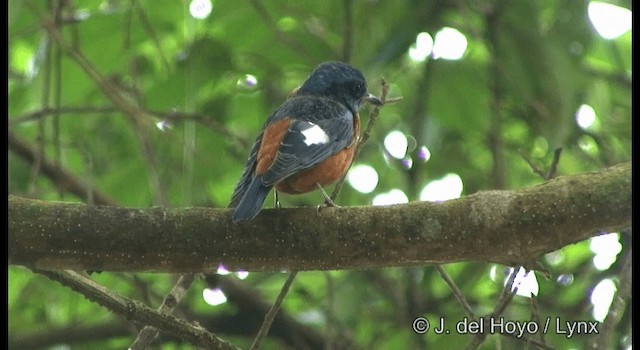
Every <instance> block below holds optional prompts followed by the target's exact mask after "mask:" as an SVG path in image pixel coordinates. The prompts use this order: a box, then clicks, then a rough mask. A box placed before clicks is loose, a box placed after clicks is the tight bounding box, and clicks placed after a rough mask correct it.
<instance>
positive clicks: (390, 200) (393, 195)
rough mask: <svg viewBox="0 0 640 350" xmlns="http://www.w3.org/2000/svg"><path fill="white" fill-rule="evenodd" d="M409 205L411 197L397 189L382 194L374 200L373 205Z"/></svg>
mask: <svg viewBox="0 0 640 350" xmlns="http://www.w3.org/2000/svg"><path fill="white" fill-rule="evenodd" d="M402 203H409V197H407V195H406V194H405V193H404V192H403V191H402V190H399V189H397V188H394V189H392V190H391V191H389V192H387V193H380V194H379V195H377V196H375V197H374V198H373V205H391V204H402Z"/></svg>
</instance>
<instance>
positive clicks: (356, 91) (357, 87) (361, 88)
mask: <svg viewBox="0 0 640 350" xmlns="http://www.w3.org/2000/svg"><path fill="white" fill-rule="evenodd" d="M363 91H364V86H362V83H355V84H354V85H353V93H354V94H355V95H360V94H362V92H363Z"/></svg>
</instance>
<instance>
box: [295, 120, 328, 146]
mask: <svg viewBox="0 0 640 350" xmlns="http://www.w3.org/2000/svg"><path fill="white" fill-rule="evenodd" d="M308 124H309V125H311V127H310V128H308V129H305V130H302V131H301V133H302V135H303V136H304V143H305V145H307V146H311V145H322V144H325V143H327V142H329V135H327V133H326V132H324V130H322V128H321V127H319V126H318V125H317V124H314V123H311V122H308Z"/></svg>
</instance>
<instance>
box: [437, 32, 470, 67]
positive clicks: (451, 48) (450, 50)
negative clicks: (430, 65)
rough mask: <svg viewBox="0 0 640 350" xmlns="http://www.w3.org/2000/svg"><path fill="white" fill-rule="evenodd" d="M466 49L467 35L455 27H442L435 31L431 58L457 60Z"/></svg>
mask: <svg viewBox="0 0 640 350" xmlns="http://www.w3.org/2000/svg"><path fill="white" fill-rule="evenodd" d="M466 50H467V37H466V36H464V34H462V33H460V31H458V30H457V29H454V28H449V27H444V28H442V29H440V31H439V32H438V33H436V40H435V43H434V44H433V58H434V59H438V58H442V59H445V60H459V59H461V58H462V56H463V55H464V53H465V51H466Z"/></svg>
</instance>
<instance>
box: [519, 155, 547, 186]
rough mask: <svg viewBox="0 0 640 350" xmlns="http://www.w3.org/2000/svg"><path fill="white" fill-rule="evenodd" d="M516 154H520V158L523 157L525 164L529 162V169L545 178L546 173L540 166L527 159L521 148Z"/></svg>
mask: <svg viewBox="0 0 640 350" xmlns="http://www.w3.org/2000/svg"><path fill="white" fill-rule="evenodd" d="M518 154H519V155H520V157H522V159H524V161H525V162H527V164H529V167H530V168H531V170H533V172H534V173H536V174H537V175H538V176H540V177H541V178H543V179H545V180H546V179H547V174H545V173H544V171H542V170H540V168H539V167H538V166H537V165H535V164H534V163H533V162H532V161H531V159H529V157H527V156H526V155H525V154H524V152H523V151H522V150H518Z"/></svg>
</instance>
